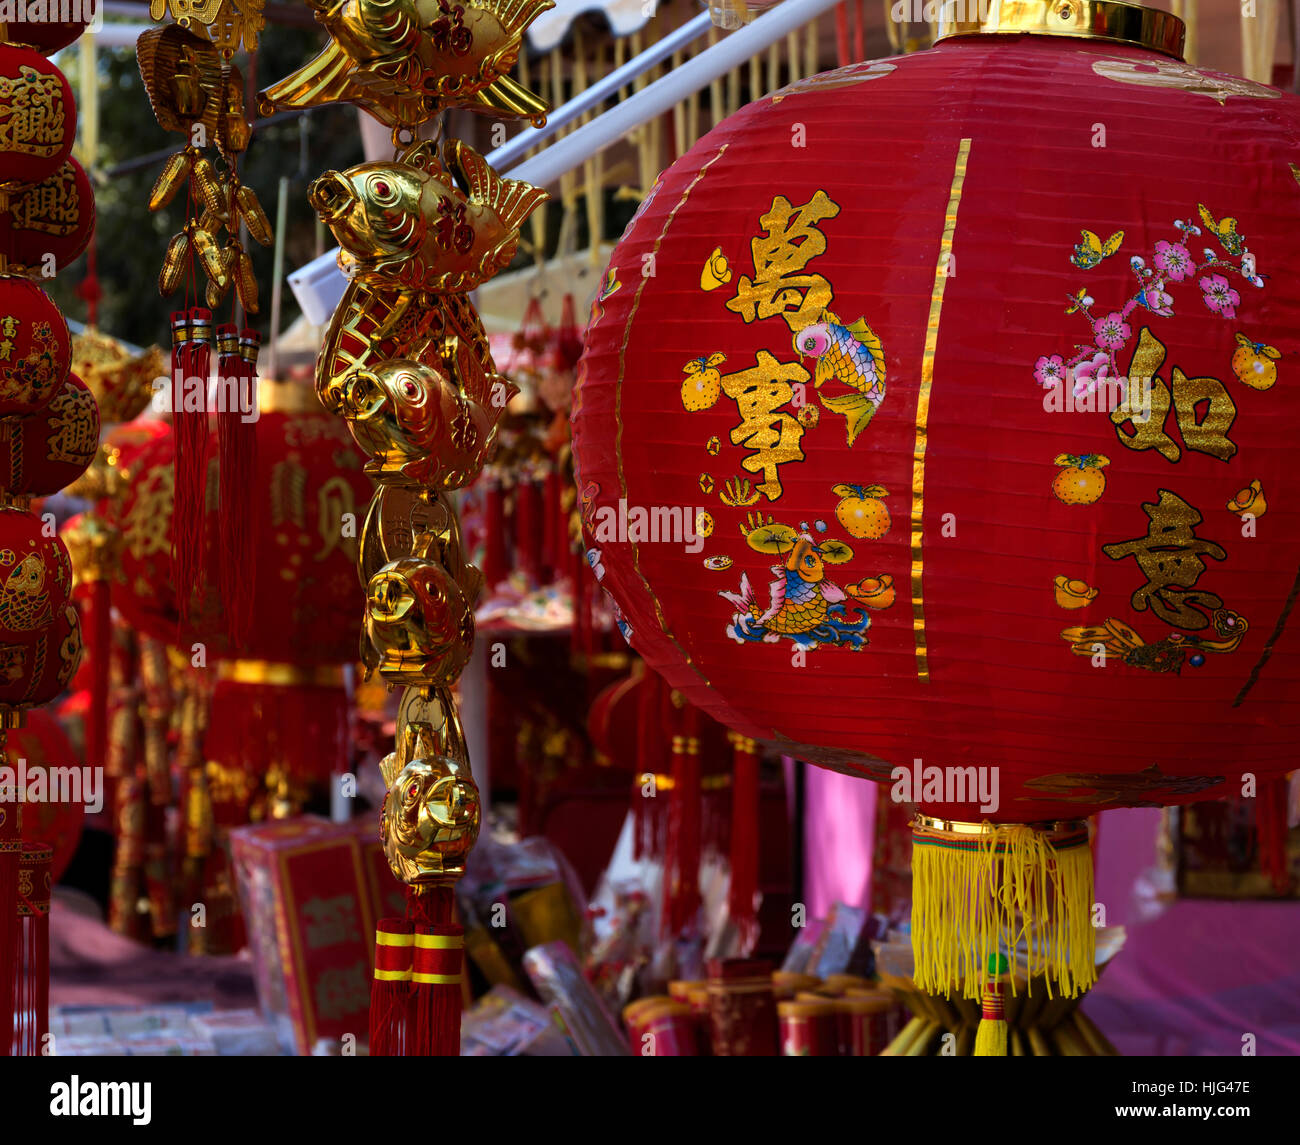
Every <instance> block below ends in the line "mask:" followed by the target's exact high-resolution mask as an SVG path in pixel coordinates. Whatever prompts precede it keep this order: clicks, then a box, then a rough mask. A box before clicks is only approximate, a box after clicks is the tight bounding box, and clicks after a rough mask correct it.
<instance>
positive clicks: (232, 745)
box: [203, 661, 348, 785]
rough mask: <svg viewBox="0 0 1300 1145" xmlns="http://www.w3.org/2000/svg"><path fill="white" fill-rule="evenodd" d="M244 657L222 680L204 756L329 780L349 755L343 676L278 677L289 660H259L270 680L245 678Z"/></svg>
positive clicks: (307, 779) (253, 770) (306, 779)
mask: <svg viewBox="0 0 1300 1145" xmlns="http://www.w3.org/2000/svg"><path fill="white" fill-rule="evenodd" d="M244 663H245V662H244V661H235V662H234V664H233V665H232V667H231V668H230V669H223V671H230V672H233V673H235V674H236V678H233V679H232V678H226V679H218V680H217V683H216V687H215V688H214V689H213V692H212V708H211V714H210V715H209V717H208V731H207V736H206V738H205V740H204V745H203V748H204V753H205V758H206V759H209V760H212V761H214V762H216V763H219V764H222V765H223V766H225V767H236V768H239V769H241V770H244V771H247V772H249V773H250V774H254V775H261V776H264V775H266V774H267V773H268V772H270V771H271V770H273V769H277V770H282V771H283V772H284V774H285V775H286V776H287V777H288V778H289V779H291V780H294V781H296V782H300V783H306V784H312V783H317V784H322V785H323V784H325V783H327V782H328V779H329V776H331V775H333V774H336V773H338V772H340V771H346V770H347V767H346V764H347V759H348V699H347V693H346V692H345V691H344V689H343V683H342V679H341V678H340V679H339V681H338V682H337V683H327V682H325V678H324V677H323V676H322V678H321V680H320V681H319V682H308V681H306V680H303V681H300V682H297V683H287V682H286V683H278V682H274V676H273V673H274V671H275V670H276V669H283V670H284V671H286V672H288V673H293V672H295V671H296V672H298V673H301V672H302V670H301V669H294V668H293V667H292V666H291V665H287V664H285V665H276V664H267V665H260V664H259V665H257V667H258V668H261V669H263V670H264V671H265V672H268V673H272V677H271V679H269V680H268V679H262V680H254V679H251V678H250V679H248V680H242V679H239V678H238V676H237V674H238V672H239V671H240V670H241V667H242V665H243V664H244Z"/></svg>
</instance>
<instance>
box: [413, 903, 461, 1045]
mask: <svg viewBox="0 0 1300 1145" xmlns="http://www.w3.org/2000/svg"><path fill="white" fill-rule="evenodd" d="M406 917H407V919H408V920H409V921H410V922H412V923H413V924H414V927H415V945H414V948H413V951H412V961H411V993H410V1004H409V1005H408V1007H407V1016H406V1022H407V1026H406V1048H405V1053H406V1055H407V1056H408V1057H459V1056H460V1015H461V1007H462V1004H463V1002H462V995H461V978H462V975H463V974H464V966H465V928H464V927H463V926H459V925H458V924H457V923H455V922H454V921H453V919H454V917H455V895H454V892H453V891H452V888H451V887H431V888H429V889H428V890H427V891H426V892H425V893H424V894H415V893H414V892H413V891H411V890H409V889H408V891H407V896H406Z"/></svg>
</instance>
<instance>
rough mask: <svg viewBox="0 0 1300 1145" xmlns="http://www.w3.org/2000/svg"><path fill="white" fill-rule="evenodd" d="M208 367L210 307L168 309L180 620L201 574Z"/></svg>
mask: <svg viewBox="0 0 1300 1145" xmlns="http://www.w3.org/2000/svg"><path fill="white" fill-rule="evenodd" d="M211 368H212V312H211V311H210V310H205V309H203V308H202V307H199V306H196V307H193V308H192V309H191V310H190V311H189V312H188V313H187V312H185V311H176V312H175V313H173V314H172V397H173V402H172V425H173V427H174V429H175V432H176V456H175V461H174V462H173V476H174V478H175V501H174V506H173V510H172V575H173V576H174V578H175V580H176V584H177V586H178V587H179V588H180V591H178V592H177V597H178V598H179V604H180V613H181V618H182V619H187V618H188V617H189V610H190V597H191V589H192V588H193V587H194V586H197V585H198V584H199V583H200V581H201V579H202V576H203V526H204V509H205V500H206V493H207V475H208V464H207V452H208V374H209V373H210V372H211Z"/></svg>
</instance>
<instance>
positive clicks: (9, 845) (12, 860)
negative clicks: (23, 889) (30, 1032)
mask: <svg viewBox="0 0 1300 1145" xmlns="http://www.w3.org/2000/svg"><path fill="white" fill-rule="evenodd" d="M2 740H3V733H0V741H2ZM0 760H4V761H5V762H7V758H6V757H5V754H4V752H3V751H2V750H0ZM21 849H22V843H21V842H20V841H19V839H18V804H17V803H16V802H15V803H8V804H0V1057H8V1056H9V1053H10V1049H11V1047H10V1039H11V1037H12V1031H13V1029H14V1009H15V1007H14V998H15V992H16V990H17V987H18V954H19V950H18V940H19V921H18V863H19V852H20V851H21Z"/></svg>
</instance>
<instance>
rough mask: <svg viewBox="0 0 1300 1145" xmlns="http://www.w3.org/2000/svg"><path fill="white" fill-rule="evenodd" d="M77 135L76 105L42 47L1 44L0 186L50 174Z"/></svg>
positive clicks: (14, 185) (25, 183) (34, 180)
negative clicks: (35, 49) (36, 49)
mask: <svg viewBox="0 0 1300 1145" xmlns="http://www.w3.org/2000/svg"><path fill="white" fill-rule="evenodd" d="M76 135H77V108H76V105H75V104H74V103H73V100H72V89H71V88H70V87H69V86H68V81H67V79H66V77H65V76H64V74H63V73H62V72H61V71H59V69H58V68H56V67H55V66H54V65H53V64H52V63H50V61H49V60H47V59H46V58H45V57H44V56H43V55H41V53H40V52H37V51H34V50H32V49H31V48H20V47H15V46H13V45H11V44H5V45H0V190H5V191H13V190H17V189H19V188H22V187H29V186H31V185H32V184H34V183H39V182H40V181H41V180H42V179H44V178H46V177H47V176H50V175H53V174H54V172H55V171H57V170H58V169H59V168H60V167H61V166H63V162H64V160H65V159H67V158H68V156H69V154H71V152H72V143H73V140H74V139H75V138H76Z"/></svg>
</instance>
